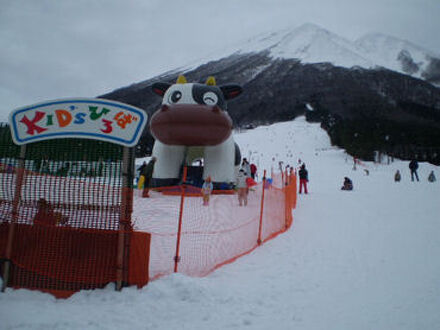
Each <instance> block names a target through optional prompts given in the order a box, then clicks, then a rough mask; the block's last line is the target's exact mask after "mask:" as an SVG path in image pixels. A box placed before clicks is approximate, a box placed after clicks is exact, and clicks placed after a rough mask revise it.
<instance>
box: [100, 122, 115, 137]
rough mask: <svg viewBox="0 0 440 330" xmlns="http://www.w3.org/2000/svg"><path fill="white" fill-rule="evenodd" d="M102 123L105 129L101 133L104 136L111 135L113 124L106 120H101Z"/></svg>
mask: <svg viewBox="0 0 440 330" xmlns="http://www.w3.org/2000/svg"><path fill="white" fill-rule="evenodd" d="M102 122H103V123H104V126H105V129H101V132H102V133H106V134H109V133H111V132H112V131H113V127H112V124H113V122H112V121H110V120H107V119H103V120H102Z"/></svg>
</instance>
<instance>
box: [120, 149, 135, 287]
mask: <svg viewBox="0 0 440 330" xmlns="http://www.w3.org/2000/svg"><path fill="white" fill-rule="evenodd" d="M131 165H132V160H131V159H130V148H128V147H124V148H123V155H122V188H121V192H122V196H121V197H122V199H121V214H120V217H119V231H118V254H117V261H116V290H117V291H120V290H121V289H122V282H123V273H124V255H125V251H124V250H125V246H124V245H125V244H124V241H125V232H126V229H127V223H129V222H130V216H131V205H132V200H131V197H132V195H131V194H129V189H130V186H131V182H130V180H129V178H130V179H131V180H132V179H133V178H132V175H131V169H130V167H131Z"/></svg>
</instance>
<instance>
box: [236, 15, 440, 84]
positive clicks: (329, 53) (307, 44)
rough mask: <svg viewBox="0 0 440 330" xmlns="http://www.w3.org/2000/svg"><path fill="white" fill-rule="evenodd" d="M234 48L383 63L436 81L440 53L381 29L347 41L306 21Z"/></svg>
mask: <svg viewBox="0 0 440 330" xmlns="http://www.w3.org/2000/svg"><path fill="white" fill-rule="evenodd" d="M237 48H238V51H237ZM237 48H236V50H235V52H236V53H241V54H244V53H255V52H261V51H267V52H268V53H269V54H270V56H271V57H273V58H284V59H290V58H291V59H297V60H300V61H301V62H302V63H322V62H329V63H332V64H333V65H336V66H342V67H346V68H351V67H355V66H358V67H363V68H367V69H372V68H375V67H384V68H387V69H390V70H393V71H397V72H400V73H404V74H407V75H411V76H413V77H416V78H420V79H425V80H428V81H430V82H432V83H433V84H440V81H437V80H436V77H437V76H438V72H437V71H439V70H440V69H439V67H440V56H437V55H436V54H434V53H433V52H430V51H428V50H426V49H423V48H422V47H419V46H417V45H414V44H412V43H411V42H409V41H406V40H402V39H398V38H395V37H392V36H388V35H385V34H381V33H370V34H367V35H365V36H363V37H361V38H359V39H358V40H356V41H350V40H348V39H345V38H343V37H341V36H339V35H337V34H335V33H333V32H331V31H329V30H327V29H325V28H323V27H320V26H319V25H316V24H313V23H306V24H303V25H300V26H298V27H293V28H292V27H291V28H287V29H283V30H278V31H273V32H269V33H266V34H262V35H258V36H256V37H255V38H252V39H250V40H248V41H247V42H245V43H242V44H240V46H238V47H237Z"/></svg>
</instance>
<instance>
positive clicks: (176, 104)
mask: <svg viewBox="0 0 440 330" xmlns="http://www.w3.org/2000/svg"><path fill="white" fill-rule="evenodd" d="M152 88H153V92H154V93H156V94H158V95H159V96H161V97H162V98H163V101H162V105H161V107H160V109H158V110H157V111H156V112H155V113H154V114H153V116H152V117H151V121H150V131H151V134H152V135H153V137H154V138H155V139H156V141H155V144H154V147H153V153H152V156H153V157H156V164H155V167H154V173H153V178H152V185H153V186H155V187H160V186H171V185H174V184H177V183H178V182H179V181H180V180H181V178H182V173H183V167H184V166H188V177H187V182H188V183H190V184H193V185H195V186H200V185H201V184H202V182H203V180H204V179H206V178H207V177H208V176H209V177H211V180H212V181H213V183H214V188H215V189H229V187H230V186H229V184H230V183H232V182H234V181H235V174H236V171H237V168H238V166H239V165H240V161H241V155H240V149H239V147H238V146H237V144H236V143H235V142H234V139H233V136H232V120H231V118H230V116H229V115H228V113H227V112H226V110H227V106H226V101H227V100H230V99H233V98H235V97H237V96H238V95H240V94H241V92H242V88H241V86H239V85H236V84H228V85H222V86H217V85H216V82H215V79H214V77H209V78H208V79H207V81H206V83H205V84H200V83H188V82H187V81H186V78H185V77H184V76H179V77H178V79H177V82H176V83H175V84H168V83H163V82H157V83H155V84H153V86H152Z"/></svg>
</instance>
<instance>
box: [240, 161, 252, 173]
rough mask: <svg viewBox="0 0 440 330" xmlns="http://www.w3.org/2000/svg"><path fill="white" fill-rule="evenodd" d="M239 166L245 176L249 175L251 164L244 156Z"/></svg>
mask: <svg viewBox="0 0 440 330" xmlns="http://www.w3.org/2000/svg"><path fill="white" fill-rule="evenodd" d="M241 168H242V169H243V170H244V172H245V174H246V176H251V166H250V165H249V162H248V160H247V159H246V158H243V161H242V162H241Z"/></svg>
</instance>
